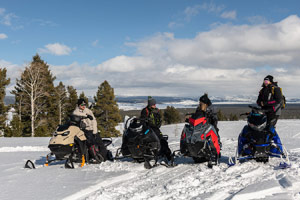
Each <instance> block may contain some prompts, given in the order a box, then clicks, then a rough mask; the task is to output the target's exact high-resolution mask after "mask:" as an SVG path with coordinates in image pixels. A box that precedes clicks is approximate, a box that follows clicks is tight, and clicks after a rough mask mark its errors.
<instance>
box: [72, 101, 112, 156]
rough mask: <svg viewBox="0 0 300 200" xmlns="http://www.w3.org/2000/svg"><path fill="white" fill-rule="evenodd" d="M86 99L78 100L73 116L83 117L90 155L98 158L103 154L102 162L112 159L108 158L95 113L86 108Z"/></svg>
mask: <svg viewBox="0 0 300 200" xmlns="http://www.w3.org/2000/svg"><path fill="white" fill-rule="evenodd" d="M86 106H87V105H86V102H85V100H84V99H78V101H77V107H76V108H75V110H74V111H73V115H76V116H80V117H83V119H82V122H83V123H84V124H85V125H86V127H85V129H84V130H83V131H84V134H85V137H86V138H87V146H88V149H89V152H90V154H92V155H94V156H96V155H97V154H99V153H100V154H101V156H102V159H103V160H102V161H105V160H107V159H111V158H110V156H109V157H108V151H107V149H106V147H105V146H104V143H103V141H102V138H101V136H100V135H99V134H98V128H97V121H96V118H95V116H94V114H93V112H92V111H91V110H90V109H88V108H87V107H86Z"/></svg>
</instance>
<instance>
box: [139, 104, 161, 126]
mask: <svg viewBox="0 0 300 200" xmlns="http://www.w3.org/2000/svg"><path fill="white" fill-rule="evenodd" d="M141 119H146V120H147V121H146V123H147V124H148V125H149V126H150V127H151V128H160V127H161V124H162V120H161V116H160V113H159V109H158V108H151V107H149V106H147V107H145V108H144V109H143V110H142V112H141Z"/></svg>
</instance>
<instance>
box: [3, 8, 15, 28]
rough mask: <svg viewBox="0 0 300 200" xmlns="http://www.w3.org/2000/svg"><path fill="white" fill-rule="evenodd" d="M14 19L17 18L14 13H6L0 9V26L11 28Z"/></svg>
mask: <svg viewBox="0 0 300 200" xmlns="http://www.w3.org/2000/svg"><path fill="white" fill-rule="evenodd" d="M14 18H17V16H16V15H15V14H14V13H6V10H5V9H4V8H0V24H4V25H6V26H11V25H12V20H13V19H14Z"/></svg>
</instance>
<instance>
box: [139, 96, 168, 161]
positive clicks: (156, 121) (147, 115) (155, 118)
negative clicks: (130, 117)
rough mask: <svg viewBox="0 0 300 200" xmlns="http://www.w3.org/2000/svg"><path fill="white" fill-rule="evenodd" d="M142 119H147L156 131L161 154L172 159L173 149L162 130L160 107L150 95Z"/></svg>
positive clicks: (147, 122) (148, 123) (142, 112)
mask: <svg viewBox="0 0 300 200" xmlns="http://www.w3.org/2000/svg"><path fill="white" fill-rule="evenodd" d="M141 119H145V121H146V124H147V125H148V126H149V127H150V128H151V129H152V130H153V131H154V132H155V134H156V135H157V137H158V138H159V139H160V145H161V148H160V152H159V155H160V156H166V158H167V159H168V160H169V161H170V160H171V158H172V157H171V154H172V152H171V150H170V148H169V145H168V142H167V140H165V139H164V138H163V135H162V133H161V131H160V129H159V128H160V127H161V124H162V120H161V115H160V112H159V109H158V108H157V107H156V100H155V99H154V98H152V97H150V96H149V97H148V105H147V106H146V107H145V108H144V109H143V110H142V111H141Z"/></svg>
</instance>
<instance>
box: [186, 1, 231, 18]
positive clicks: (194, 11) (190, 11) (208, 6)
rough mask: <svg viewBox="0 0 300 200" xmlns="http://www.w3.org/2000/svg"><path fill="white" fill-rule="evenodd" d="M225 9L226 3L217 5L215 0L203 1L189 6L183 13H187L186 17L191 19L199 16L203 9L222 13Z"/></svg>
mask: <svg viewBox="0 0 300 200" xmlns="http://www.w3.org/2000/svg"><path fill="white" fill-rule="evenodd" d="M224 9H225V6H224V5H217V4H215V3H213V2H211V3H203V4H198V5H194V6H188V7H186V8H185V9H184V11H183V13H184V15H185V17H184V19H185V20H186V21H190V20H191V19H192V18H193V17H195V16H197V15H198V14H199V12H200V11H201V10H204V11H206V12H208V13H216V14H217V13H220V12H221V11H222V10H224Z"/></svg>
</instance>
